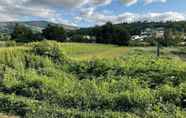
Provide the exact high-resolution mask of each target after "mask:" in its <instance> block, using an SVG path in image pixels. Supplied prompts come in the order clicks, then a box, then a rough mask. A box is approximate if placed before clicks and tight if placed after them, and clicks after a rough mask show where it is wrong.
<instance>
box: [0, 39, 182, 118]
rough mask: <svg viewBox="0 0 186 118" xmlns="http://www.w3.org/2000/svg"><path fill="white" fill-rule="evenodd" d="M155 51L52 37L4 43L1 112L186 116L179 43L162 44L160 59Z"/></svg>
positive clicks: (98, 117) (45, 116)
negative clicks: (14, 44)
mask: <svg viewBox="0 0 186 118" xmlns="http://www.w3.org/2000/svg"><path fill="white" fill-rule="evenodd" d="M155 50H156V48H155V47H118V46H114V45H101V44H79V43H56V42H51V41H50V42H48V41H44V42H41V43H32V44H29V45H27V46H26V45H25V46H22V47H20V46H17V47H7V48H6V47H4V48H0V55H1V58H0V78H2V81H1V82H0V112H2V113H7V114H12V115H13V116H14V115H15V116H16V115H17V116H22V117H26V118H50V117H51V118H61V117H62V118H63V117H64V118H69V117H70V118H165V117H170V118H182V117H183V118H184V117H186V110H185V108H186V105H185V104H186V103H185V98H186V78H185V77H186V71H185V70H186V62H185V61H184V60H182V58H180V56H179V55H176V54H175V53H172V52H179V51H180V49H179V48H162V49H161V57H160V58H157V57H156V54H155ZM65 53H66V54H65ZM69 58H70V59H69ZM116 58H117V59H116Z"/></svg>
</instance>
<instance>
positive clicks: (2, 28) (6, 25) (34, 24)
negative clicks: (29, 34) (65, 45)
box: [0, 21, 78, 33]
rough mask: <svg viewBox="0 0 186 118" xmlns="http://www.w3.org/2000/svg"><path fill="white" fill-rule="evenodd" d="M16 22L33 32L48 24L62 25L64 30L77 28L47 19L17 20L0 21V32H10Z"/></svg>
mask: <svg viewBox="0 0 186 118" xmlns="http://www.w3.org/2000/svg"><path fill="white" fill-rule="evenodd" d="M16 24H20V25H24V26H26V27H29V28H31V29H32V30H33V31H35V32H40V31H42V29H44V28H46V27H47V26H48V25H49V24H50V25H58V26H63V27H64V29H65V30H77V29H78V27H75V26H70V25H64V24H56V23H52V22H48V21H25V22H21V21H17V22H0V33H10V32H12V31H13V29H14V27H15V25H16Z"/></svg>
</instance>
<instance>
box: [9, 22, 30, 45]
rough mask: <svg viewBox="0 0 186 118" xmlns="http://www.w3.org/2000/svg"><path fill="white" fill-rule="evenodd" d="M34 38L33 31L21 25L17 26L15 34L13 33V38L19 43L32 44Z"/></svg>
mask: <svg viewBox="0 0 186 118" xmlns="http://www.w3.org/2000/svg"><path fill="white" fill-rule="evenodd" d="M32 36H33V32H32V30H31V29H30V28H28V27H26V26H24V25H20V24H16V25H15V28H14V30H13V32H12V33H11V38H12V39H13V40H16V41H17V42H30V41H32V39H33V37H32Z"/></svg>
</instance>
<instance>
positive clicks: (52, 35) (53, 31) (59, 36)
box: [43, 25, 65, 41]
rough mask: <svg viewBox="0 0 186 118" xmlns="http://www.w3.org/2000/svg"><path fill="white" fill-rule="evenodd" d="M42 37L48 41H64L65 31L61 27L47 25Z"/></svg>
mask: <svg viewBox="0 0 186 118" xmlns="http://www.w3.org/2000/svg"><path fill="white" fill-rule="evenodd" d="M43 36H44V37H45V38H46V39H48V40H57V41H64V40H65V30H64V28H63V27H62V26H57V25H48V26H47V27H46V28H45V29H44V30H43Z"/></svg>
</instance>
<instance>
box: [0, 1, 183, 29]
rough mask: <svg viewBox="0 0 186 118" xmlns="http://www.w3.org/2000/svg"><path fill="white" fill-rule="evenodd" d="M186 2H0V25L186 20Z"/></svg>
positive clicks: (99, 23)
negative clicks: (44, 21)
mask: <svg viewBox="0 0 186 118" xmlns="http://www.w3.org/2000/svg"><path fill="white" fill-rule="evenodd" d="M185 5H186V0H0V22H5V21H33V20H34V21H36V20H46V21H50V22H55V23H62V24H67V25H73V26H78V27H90V26H95V25H102V24H104V23H106V22H108V21H110V22H112V23H123V22H127V23H131V22H137V21H149V22H151V21H154V22H160V21H161V22H166V21H183V20H186V7H185Z"/></svg>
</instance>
